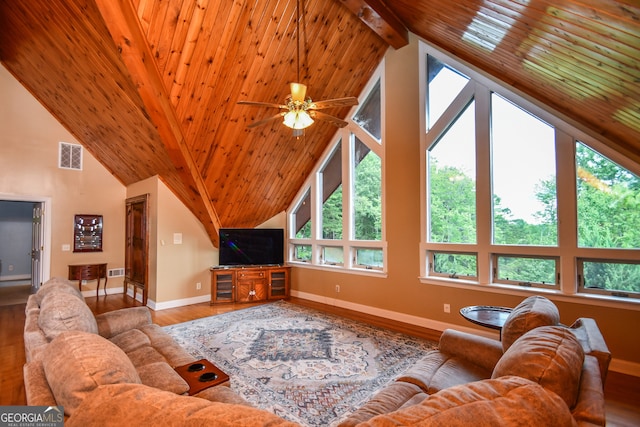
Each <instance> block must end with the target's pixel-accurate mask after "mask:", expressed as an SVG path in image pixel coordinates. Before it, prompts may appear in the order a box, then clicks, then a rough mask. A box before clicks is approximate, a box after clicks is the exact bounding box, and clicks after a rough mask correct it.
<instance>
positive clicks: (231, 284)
mask: <svg viewBox="0 0 640 427" xmlns="http://www.w3.org/2000/svg"><path fill="white" fill-rule="evenodd" d="M211 279H212V280H211V289H212V291H211V302H212V303H214V304H215V303H220V302H233V301H234V290H235V272H234V271H214V272H213V275H212V278H211Z"/></svg>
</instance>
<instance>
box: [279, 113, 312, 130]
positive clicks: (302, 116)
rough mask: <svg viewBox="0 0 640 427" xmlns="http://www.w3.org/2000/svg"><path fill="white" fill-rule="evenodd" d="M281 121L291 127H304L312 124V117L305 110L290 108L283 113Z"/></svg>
mask: <svg viewBox="0 0 640 427" xmlns="http://www.w3.org/2000/svg"><path fill="white" fill-rule="evenodd" d="M282 123H283V124H284V125H285V126H287V127H290V128H291V129H305V128H308V127H309V126H311V125H312V124H313V119H312V118H311V116H310V115H309V113H307V112H306V111H305V110H291V111H289V112H287V113H286V114H285V115H284V120H283V121H282Z"/></svg>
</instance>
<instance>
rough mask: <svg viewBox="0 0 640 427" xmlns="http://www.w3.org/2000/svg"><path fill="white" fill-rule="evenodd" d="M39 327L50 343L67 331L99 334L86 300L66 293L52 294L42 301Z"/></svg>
mask: <svg viewBox="0 0 640 427" xmlns="http://www.w3.org/2000/svg"><path fill="white" fill-rule="evenodd" d="M38 326H40V328H41V329H42V332H44V334H45V336H46V337H47V339H48V340H49V341H51V340H52V339H54V338H55V337H57V336H58V335H59V334H60V333H62V332H66V331H84V332H89V333H92V334H97V333H98V324H97V323H96V319H95V317H94V316H93V313H92V312H91V309H90V308H89V307H88V306H87V304H86V303H85V302H84V299H82V300H80V299H79V298H77V297H76V296H73V295H71V294H69V293H67V292H65V291H62V292H61V291H58V292H50V293H48V294H47V295H46V296H45V297H44V298H43V299H42V303H41V305H40V315H39V316H38Z"/></svg>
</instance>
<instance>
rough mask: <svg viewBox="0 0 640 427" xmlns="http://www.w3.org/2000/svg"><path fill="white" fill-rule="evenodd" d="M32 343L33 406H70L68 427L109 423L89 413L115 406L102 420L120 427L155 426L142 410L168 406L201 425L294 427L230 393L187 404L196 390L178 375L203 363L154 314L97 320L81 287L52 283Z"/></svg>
mask: <svg viewBox="0 0 640 427" xmlns="http://www.w3.org/2000/svg"><path fill="white" fill-rule="evenodd" d="M24 343H25V352H26V360H27V363H26V364H25V366H24V369H23V370H24V382H25V391H26V397H27V404H28V405H38V406H59V405H61V406H63V407H64V412H65V417H66V418H67V422H66V424H68V425H96V423H97V424H100V423H102V422H105V420H102V421H99V420H96V418H97V414H99V413H98V412H91V411H90V410H88V409H87V406H91V405H98V406H99V405H105V404H108V405H112V406H113V405H115V406H114V407H111V408H110V409H109V412H104V413H102V415H101V417H108V418H109V419H110V420H111V421H112V422H113V423H114V424H116V423H120V424H122V423H123V422H124V423H125V424H127V425H140V424H152V423H151V418H149V417H150V415H149V410H147V412H146V413H145V411H144V410H143V409H142V408H145V407H146V408H156V411H157V410H158V408H159V407H158V404H159V403H161V402H163V403H162V404H163V405H165V406H167V407H168V408H171V409H172V410H173V411H174V413H175V415H176V416H177V417H178V418H180V419H192V420H197V419H198V417H202V416H203V414H208V415H207V416H211V417H213V418H212V419H216V420H218V421H219V424H224V423H223V421H224V420H226V421H225V422H228V423H229V424H242V423H246V422H250V423H251V424H253V423H254V422H255V423H257V422H258V421H259V420H260V422H261V423H265V424H266V423H272V424H274V425H275V424H278V425H280V424H285V425H286V424H288V423H287V422H286V421H285V420H283V419H281V418H279V417H276V416H275V415H273V414H271V413H269V412H267V411H262V410H259V409H255V408H251V407H249V405H248V403H247V402H246V401H245V400H244V399H243V398H241V397H240V396H239V395H237V394H236V393H234V392H233V391H232V390H231V389H230V388H229V387H224V386H218V387H212V388H208V389H205V390H203V391H201V392H200V393H198V394H196V395H195V396H194V397H190V396H187V394H188V391H189V386H188V384H187V383H186V382H185V381H184V380H183V379H182V377H180V375H178V374H177V373H176V371H175V370H174V368H175V367H176V366H181V365H186V364H188V363H192V362H194V361H195V358H194V357H193V356H191V355H190V354H188V353H187V352H186V351H184V349H182V348H181V347H180V346H179V345H178V344H177V343H176V342H175V341H174V340H173V338H171V337H170V336H169V335H168V334H167V333H166V332H164V331H163V330H162V328H160V327H159V326H158V325H156V324H154V323H152V321H151V314H150V312H149V309H148V308H147V307H134V308H126V309H121V310H116V311H112V312H108V313H104V314H99V315H97V316H94V315H93V313H92V312H91V310H90V309H89V307H88V306H87V305H86V303H85V301H84V297H83V296H82V294H81V293H80V292H79V291H78V290H77V289H76V287H75V285H74V284H72V283H71V282H69V281H67V280H65V279H58V278H54V279H51V280H49V281H48V282H47V283H45V284H44V285H43V286H42V287H41V288H40V289H39V290H38V292H37V293H36V294H34V295H31V296H30V297H29V299H28V302H27V305H26V321H25V328H24ZM124 389H126V391H127V393H126V394H124V395H123V394H122V393H121V392H122V390H124ZM115 390H117V391H118V392H115ZM116 395H118V396H120V399H116V398H114V396H116ZM103 398H105V399H108V400H110V401H109V402H103V401H102V400H101V399H103ZM174 400H175V401H174ZM169 402H171V403H169ZM193 411H196V413H194V412H193ZM117 414H121V415H122V418H119V417H118V416H117ZM216 414H217V415H216ZM223 415H224V416H223ZM145 417H146V418H145ZM216 417H217V418H216ZM90 418H91V420H90V422H87V421H86V420H87V419H90ZM132 423H133V424H132ZM159 424H165V423H159Z"/></svg>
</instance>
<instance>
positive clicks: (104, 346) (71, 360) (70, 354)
mask: <svg viewBox="0 0 640 427" xmlns="http://www.w3.org/2000/svg"><path fill="white" fill-rule="evenodd" d="M42 366H43V368H44V373H45V376H46V377H47V382H48V383H49V387H50V388H51V391H52V392H53V395H54V397H55V399H56V402H57V403H58V404H59V405H62V406H64V412H65V414H67V415H72V414H73V413H74V411H75V410H76V409H77V408H78V406H79V405H80V404H81V403H82V401H83V400H84V399H85V398H86V396H87V395H88V394H89V393H90V392H91V391H93V390H94V389H95V388H97V387H98V386H100V385H103V384H119V383H138V384H139V383H140V377H139V376H138V373H137V372H136V369H135V368H134V366H133V364H132V363H131V361H129V359H128V358H127V356H126V355H125V354H124V352H123V351H122V350H120V349H119V348H118V347H117V346H116V345H115V344H113V343H111V342H109V341H108V340H107V339H105V338H102V337H101V336H100V335H95V334H89V333H86V332H81V331H71V332H63V333H61V334H59V335H58V336H57V337H56V338H55V339H54V340H53V341H51V343H50V344H49V345H48V346H47V348H46V349H45V350H44V354H43V357H42Z"/></svg>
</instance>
